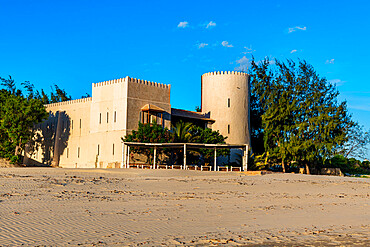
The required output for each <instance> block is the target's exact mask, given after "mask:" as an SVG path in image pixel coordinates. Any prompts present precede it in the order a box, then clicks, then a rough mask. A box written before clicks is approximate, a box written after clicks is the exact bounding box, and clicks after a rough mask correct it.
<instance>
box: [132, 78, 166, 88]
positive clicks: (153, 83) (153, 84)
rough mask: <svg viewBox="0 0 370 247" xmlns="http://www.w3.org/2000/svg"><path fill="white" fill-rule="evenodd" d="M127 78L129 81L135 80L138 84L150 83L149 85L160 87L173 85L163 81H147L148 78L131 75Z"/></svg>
mask: <svg viewBox="0 0 370 247" xmlns="http://www.w3.org/2000/svg"><path fill="white" fill-rule="evenodd" d="M126 78H127V79H128V81H129V82H134V83H138V84H143V85H148V86H153V87H160V88H170V87H171V85H169V84H162V83H157V82H152V81H146V80H141V79H136V78H130V77H126Z"/></svg>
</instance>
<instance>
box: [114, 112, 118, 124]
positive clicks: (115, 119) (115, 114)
mask: <svg viewBox="0 0 370 247" xmlns="http://www.w3.org/2000/svg"><path fill="white" fill-rule="evenodd" d="M116 121H117V112H116V111H114V122H116Z"/></svg>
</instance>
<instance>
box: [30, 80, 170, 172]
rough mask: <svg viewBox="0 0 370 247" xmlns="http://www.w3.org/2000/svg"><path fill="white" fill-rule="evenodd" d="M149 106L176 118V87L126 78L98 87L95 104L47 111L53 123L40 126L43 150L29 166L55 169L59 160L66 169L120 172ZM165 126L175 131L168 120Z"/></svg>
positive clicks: (64, 104) (76, 103) (92, 100)
mask: <svg viewBox="0 0 370 247" xmlns="http://www.w3.org/2000/svg"><path fill="white" fill-rule="evenodd" d="M146 104H154V105H156V106H158V107H161V108H163V109H164V110H165V111H166V112H167V113H170V112H171V105H170V86H169V85H164V84H159V83H154V82H147V81H143V80H137V79H131V78H130V77H126V78H121V79H117V80H111V81H106V82H99V83H94V84H92V97H91V98H86V99H78V100H72V101H66V102H61V103H56V104H49V105H46V109H47V111H49V112H50V115H49V119H48V120H47V121H45V122H44V123H43V124H40V125H39V126H36V128H38V129H39V130H38V133H39V134H40V135H41V136H42V137H43V139H44V142H43V147H40V148H39V149H38V151H37V152H36V153H34V154H33V156H32V157H31V159H29V162H30V163H37V162H38V163H46V164H50V165H51V164H54V163H57V162H56V157H58V158H59V159H57V160H58V161H59V166H61V167H70V168H82V167H89V168H94V167H98V168H106V167H117V165H118V164H119V163H120V162H121V161H122V142H121V137H124V136H125V135H126V133H127V132H128V131H132V130H133V129H137V126H138V121H139V113H140V111H141V108H142V107H143V106H144V105H146ZM58 121H59V124H58ZM165 125H166V126H167V127H169V126H170V118H169V117H168V116H167V120H166V121H165ZM58 129H59V130H58ZM58 136H59V137H58ZM56 143H57V144H56ZM57 153H59V156H55V155H56V154H57Z"/></svg>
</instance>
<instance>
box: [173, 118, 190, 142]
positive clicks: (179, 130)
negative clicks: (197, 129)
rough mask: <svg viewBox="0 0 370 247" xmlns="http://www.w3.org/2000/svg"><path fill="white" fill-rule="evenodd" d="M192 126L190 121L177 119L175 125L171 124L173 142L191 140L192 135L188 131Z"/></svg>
mask: <svg viewBox="0 0 370 247" xmlns="http://www.w3.org/2000/svg"><path fill="white" fill-rule="evenodd" d="M192 126H193V124H192V123H189V122H183V121H181V120H180V121H179V122H177V123H176V125H175V126H172V131H173V135H174V137H175V142H179V143H187V142H191V139H192V135H191V133H190V131H189V130H190V128H191V127H192Z"/></svg>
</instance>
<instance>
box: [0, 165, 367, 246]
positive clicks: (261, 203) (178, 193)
mask: <svg viewBox="0 0 370 247" xmlns="http://www.w3.org/2000/svg"><path fill="white" fill-rule="evenodd" d="M369 193H370V179H368V178H349V177H332V176H309V175H298V174H271V175H264V176H246V175H245V174H243V173H239V172H229V173H226V172H200V171H184V170H136V169H106V170H103V169H61V168H59V169H58V168H1V169H0V246H20V245H25V246H40V245H41V246H65V245H71V246H105V245H116V246H137V245H144V246H220V245H222V246H237V245H244V246H245V245H247V246H260V245H263V246H322V245H332V246H340V245H342V246H348V245H355V246H370V210H369V209H370V196H369Z"/></svg>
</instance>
